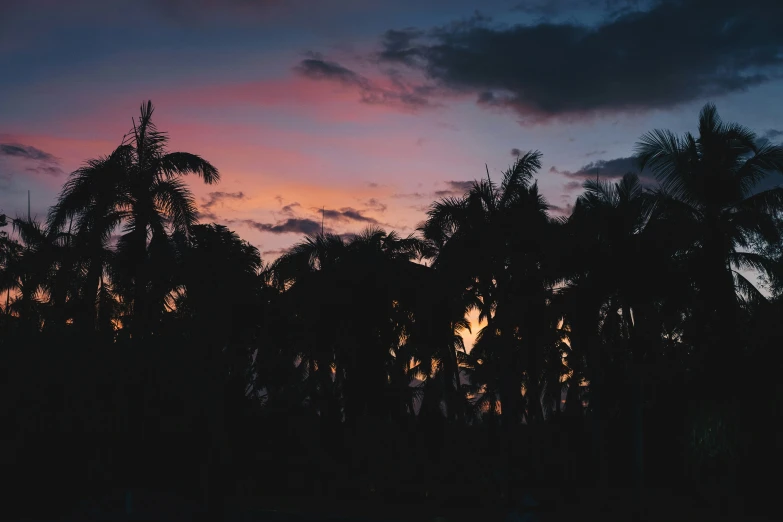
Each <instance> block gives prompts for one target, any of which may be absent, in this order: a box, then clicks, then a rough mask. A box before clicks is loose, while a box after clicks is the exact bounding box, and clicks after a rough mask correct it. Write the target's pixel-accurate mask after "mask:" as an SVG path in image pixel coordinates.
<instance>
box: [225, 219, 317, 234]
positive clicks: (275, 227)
mask: <svg viewBox="0 0 783 522" xmlns="http://www.w3.org/2000/svg"><path fill="white" fill-rule="evenodd" d="M228 223H229V224H235V223H236V224H241V225H245V226H247V227H250V228H254V229H256V230H258V231H259V232H270V233H272V234H305V235H315V234H318V233H320V232H321V223H320V222H316V221H314V220H312V219H306V218H305V219H301V218H289V219H286V220H285V221H280V222H278V223H274V224H272V223H261V222H259V221H255V220H253V219H231V220H229V221H228ZM325 230H326V231H327V232H330V230H329V229H325Z"/></svg>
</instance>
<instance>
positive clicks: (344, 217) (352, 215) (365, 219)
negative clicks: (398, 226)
mask: <svg viewBox="0 0 783 522" xmlns="http://www.w3.org/2000/svg"><path fill="white" fill-rule="evenodd" d="M316 210H317V211H318V212H319V213H320V212H323V217H324V219H328V220H330V221H340V222H347V221H356V222H359V223H369V224H373V225H375V224H378V220H377V219H375V218H371V217H369V216H365V215H364V214H362V211H361V210H356V209H355V208H351V207H343V208H341V209H340V210H331V209H325V210H322V209H313V211H316Z"/></svg>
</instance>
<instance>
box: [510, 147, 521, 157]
mask: <svg viewBox="0 0 783 522" xmlns="http://www.w3.org/2000/svg"><path fill="white" fill-rule="evenodd" d="M511 155H512V156H515V157H516V156H521V155H522V151H521V150H519V149H518V148H516V147H514V148H513V149H511Z"/></svg>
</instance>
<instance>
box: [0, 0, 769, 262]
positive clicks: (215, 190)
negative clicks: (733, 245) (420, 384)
mask: <svg viewBox="0 0 783 522" xmlns="http://www.w3.org/2000/svg"><path fill="white" fill-rule="evenodd" d="M781 19H783V2H780V1H779V0H744V1H743V2H741V3H736V2H731V3H728V2H724V1H723V0H709V1H708V0H678V1H659V0H649V1H644V0H552V1H544V0H529V1H520V0H482V1H481V2H479V1H477V0H415V1H414V0H394V1H381V0H320V1H319V0H288V1H283V0H258V1H252V0H221V1H218V0H190V1H186V0H138V1H136V2H117V1H114V0H85V1H80V0H72V1H69V2H64V1H59V0H0V213H6V214H8V215H9V216H11V217H15V216H17V215H25V214H26V212H27V191H28V190H29V191H30V192H31V207H32V213H33V215H35V216H38V217H44V216H45V214H46V211H47V208H48V207H49V206H50V205H51V204H52V203H53V202H54V200H55V198H56V195H57V193H58V192H59V190H60V188H61V186H62V184H63V182H64V181H65V180H66V179H67V176H68V174H69V173H70V172H72V171H73V170H75V169H76V168H78V167H79V166H80V165H81V164H82V163H83V162H84V161H86V160H87V159H90V158H96V157H100V156H102V155H107V154H109V153H110V152H111V151H112V150H113V149H114V148H115V147H116V146H117V145H119V143H120V142H121V140H122V138H123V135H124V134H125V133H126V132H128V131H129V130H130V128H131V126H132V118H134V117H138V113H139V107H140V105H141V103H142V102H143V101H145V100H152V102H153V104H154V105H155V107H156V110H155V115H154V119H155V121H156V123H157V125H158V128H159V129H161V130H165V131H167V132H168V133H169V135H170V149H171V150H172V151H186V152H192V153H196V154H199V155H201V156H202V157H204V158H206V159H207V160H209V161H210V162H211V163H212V164H213V165H215V166H216V167H217V168H218V169H219V170H220V173H221V176H222V181H221V182H220V184H218V185H213V186H207V185H204V184H203V183H201V181H200V180H198V179H197V178H195V177H194V178H192V179H190V180H189V184H190V187H191V188H192V190H193V192H194V194H195V195H196V198H197V201H198V202H199V206H200V213H201V216H202V220H204V221H207V222H209V221H216V222H219V223H223V224H226V225H228V226H229V227H231V228H232V229H234V230H236V231H237V232H238V233H239V234H240V236H241V237H243V238H244V239H247V240H248V241H249V242H250V243H252V244H253V245H255V246H257V247H258V248H259V250H260V251H261V252H262V257H263V258H264V260H265V261H271V260H273V259H274V258H276V257H277V256H278V255H279V254H280V252H281V251H282V250H283V249H285V248H286V247H289V246H291V245H292V244H294V243H296V242H298V241H301V240H302V239H303V237H304V234H308V233H315V232H318V231H320V229H321V223H322V221H321V217H322V216H321V214H322V209H324V210H323V218H324V222H323V224H324V227H325V229H326V230H328V231H331V232H336V233H351V232H357V231H359V230H361V229H362V228H364V227H366V226H368V225H377V226H381V227H383V228H386V229H395V230H397V231H398V232H400V233H401V234H403V235H407V234H411V233H414V232H415V229H416V226H417V225H418V224H419V223H420V222H421V221H422V220H423V219H424V218H425V212H426V209H427V207H428V206H429V205H430V204H431V203H432V202H433V201H434V200H436V199H438V198H441V197H446V196H450V195H459V194H461V193H462V192H463V191H464V189H465V188H466V187H467V186H468V185H469V182H470V181H471V180H473V179H476V178H479V177H484V176H486V171H485V168H487V169H488V170H489V173H490V176H492V177H493V179H500V176H501V175H502V172H503V170H505V169H506V168H508V167H509V165H510V164H511V163H512V162H513V161H514V156H515V155H516V154H518V153H519V152H520V151H521V152H524V151H528V150H540V151H541V152H542V153H543V167H542V169H541V170H540V172H539V173H538V175H537V180H538V183H539V186H540V188H541V191H542V192H543V194H544V195H545V197H546V198H547V200H548V201H549V203H550V205H551V206H552V213H553V214H556V215H557V214H559V215H564V214H567V213H568V212H569V209H570V206H571V205H572V204H573V202H574V201H575V199H576V197H577V196H578V194H579V193H580V187H581V183H582V182H583V181H584V179H586V178H592V177H595V176H596V174H598V175H600V176H601V177H605V178H607V179H615V178H618V177H619V176H622V174H624V173H625V172H627V171H629V170H634V169H635V166H634V162H633V161H632V154H633V147H634V143H635V142H636V141H637V140H638V138H639V137H640V136H641V135H642V134H644V133H645V132H647V131H649V130H652V129H656V128H667V129H671V130H673V131H675V132H678V133H682V132H685V131H692V132H693V131H695V126H696V121H697V116H698V112H699V109H700V108H701V107H702V106H703V104H704V103H705V102H708V101H710V102H714V103H715V104H716V105H717V107H718V111H719V113H720V114H721V116H722V117H723V118H724V120H728V121H736V122H739V123H742V124H744V125H746V126H748V127H750V128H751V129H753V130H755V131H756V132H757V133H758V135H759V138H760V139H766V140H770V141H777V142H780V141H783V104H781V103H780V100H781V94H783V77H782V76H781V73H783V31H780V30H779V27H778V26H779V21H780V20H781ZM485 165H486V167H485ZM780 181H781V180H775V182H776V183H777V182H780Z"/></svg>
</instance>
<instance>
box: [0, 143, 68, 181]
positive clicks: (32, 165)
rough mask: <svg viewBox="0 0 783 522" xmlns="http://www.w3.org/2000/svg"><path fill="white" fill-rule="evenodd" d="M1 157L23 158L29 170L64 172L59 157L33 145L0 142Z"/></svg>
mask: <svg viewBox="0 0 783 522" xmlns="http://www.w3.org/2000/svg"><path fill="white" fill-rule="evenodd" d="M0 158H12V159H16V160H21V161H22V162H24V163H25V164H26V165H27V166H25V167H24V170H25V171H27V172H36V173H41V174H48V175H50V176H59V175H61V174H63V170H62V168H60V160H59V158H57V157H55V156H54V155H52V154H50V153H48V152H46V151H43V150H41V149H39V148H36V147H33V146H32V145H22V144H19V143H0Z"/></svg>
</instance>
